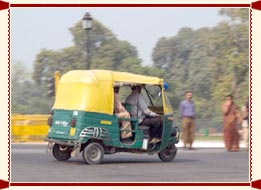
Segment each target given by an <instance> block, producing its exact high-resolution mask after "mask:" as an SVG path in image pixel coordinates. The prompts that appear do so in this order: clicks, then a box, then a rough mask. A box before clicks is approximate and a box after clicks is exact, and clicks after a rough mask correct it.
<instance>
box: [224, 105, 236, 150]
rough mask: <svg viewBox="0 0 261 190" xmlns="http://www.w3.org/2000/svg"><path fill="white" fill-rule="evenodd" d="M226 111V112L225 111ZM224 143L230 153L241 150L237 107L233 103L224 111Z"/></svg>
mask: <svg viewBox="0 0 261 190" xmlns="http://www.w3.org/2000/svg"><path fill="white" fill-rule="evenodd" d="M224 110H226V111H224ZM223 114H224V120H223V127H224V142H225V146H226V149H227V150H228V151H237V150H239V134H238V129H237V114H238V111H237V107H236V105H235V104H234V103H233V104H231V105H230V106H227V107H226V106H225V105H224V109H223Z"/></svg>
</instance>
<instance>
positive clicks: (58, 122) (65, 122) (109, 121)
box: [48, 110, 143, 148]
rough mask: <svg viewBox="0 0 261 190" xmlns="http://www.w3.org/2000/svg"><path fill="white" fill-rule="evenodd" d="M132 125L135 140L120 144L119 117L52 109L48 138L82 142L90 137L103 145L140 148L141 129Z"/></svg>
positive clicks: (135, 124)
mask: <svg viewBox="0 0 261 190" xmlns="http://www.w3.org/2000/svg"><path fill="white" fill-rule="evenodd" d="M73 119H75V127H72V126H71V121H72V120H73ZM132 127H133V131H132V132H133V135H134V136H135V141H134V142H133V143H132V144H122V143H121V142H120V126H119V118H118V117H117V116H115V115H107V114H100V113H93V112H84V111H69V110H53V122H52V126H51V127H50V128H49V133H48V138H50V139H55V140H60V141H63V142H66V141H72V142H81V143H82V144H84V143H86V142H87V141H88V140H90V139H92V140H100V141H102V143H103V144H104V145H105V146H114V147H120V148H141V147H142V140H143V131H142V130H138V127H137V123H135V122H133V124H132Z"/></svg>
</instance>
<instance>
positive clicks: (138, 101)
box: [125, 85, 163, 143]
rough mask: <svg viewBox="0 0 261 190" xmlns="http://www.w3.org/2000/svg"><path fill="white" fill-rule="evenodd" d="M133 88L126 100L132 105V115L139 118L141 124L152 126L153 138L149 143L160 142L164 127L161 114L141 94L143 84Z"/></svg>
mask: <svg viewBox="0 0 261 190" xmlns="http://www.w3.org/2000/svg"><path fill="white" fill-rule="evenodd" d="M131 90H132V92H131V94H130V95H129V96H128V97H127V98H126V100H125V102H126V103H128V104H130V105H131V116H132V117H133V118H136V119H138V122H139V125H143V126H149V127H150V137H151V138H152V139H151V140H150V142H149V143H157V142H160V141H161V134H162V127H163V125H162V121H161V118H160V115H159V114H157V113H154V112H153V111H151V110H150V109H149V108H148V104H147V103H146V101H145V99H144V97H143V96H142V95H141V94H140V93H141V90H142V85H136V86H132V87H131Z"/></svg>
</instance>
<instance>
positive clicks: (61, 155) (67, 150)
mask: <svg viewBox="0 0 261 190" xmlns="http://www.w3.org/2000/svg"><path fill="white" fill-rule="evenodd" d="M71 152H72V147H70V146H66V145H60V144H54V145H53V156H54V158H56V160H59V161H66V160H69V159H70V158H71Z"/></svg>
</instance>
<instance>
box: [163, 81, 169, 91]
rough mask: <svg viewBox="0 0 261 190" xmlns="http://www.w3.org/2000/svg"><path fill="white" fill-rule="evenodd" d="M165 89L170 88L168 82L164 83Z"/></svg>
mask: <svg viewBox="0 0 261 190" xmlns="http://www.w3.org/2000/svg"><path fill="white" fill-rule="evenodd" d="M163 88H164V90H167V89H168V88H169V84H168V83H167V82H164V83H163Z"/></svg>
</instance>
